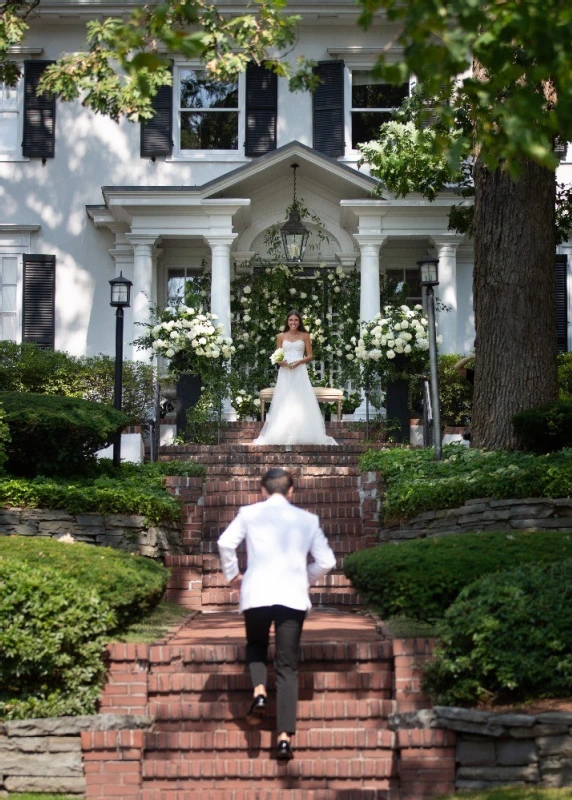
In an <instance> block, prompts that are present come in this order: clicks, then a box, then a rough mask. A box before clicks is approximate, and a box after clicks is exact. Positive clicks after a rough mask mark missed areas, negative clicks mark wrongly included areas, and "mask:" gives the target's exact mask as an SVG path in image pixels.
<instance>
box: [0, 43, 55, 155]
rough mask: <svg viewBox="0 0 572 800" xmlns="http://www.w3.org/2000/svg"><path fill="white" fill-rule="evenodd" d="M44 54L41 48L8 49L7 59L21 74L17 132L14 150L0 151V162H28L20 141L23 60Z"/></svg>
mask: <svg viewBox="0 0 572 800" xmlns="http://www.w3.org/2000/svg"><path fill="white" fill-rule="evenodd" d="M43 52H44V48H43V47H9V48H8V58H9V59H11V60H14V61H16V62H17V63H18V65H19V67H20V69H21V71H22V74H21V75H20V79H19V81H18V83H17V84H16V87H15V88H16V91H17V97H16V104H17V111H16V113H17V115H18V119H17V131H16V150H15V151H14V152H13V153H11V152H7V151H3V150H1V149H0V162H2V161H29V160H30V159H29V158H28V157H27V156H23V155H22V139H23V138H24V59H25V58H31V57H33V56H41V55H42V54H43Z"/></svg>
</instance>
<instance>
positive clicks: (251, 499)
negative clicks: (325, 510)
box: [204, 479, 360, 510]
mask: <svg viewBox="0 0 572 800" xmlns="http://www.w3.org/2000/svg"><path fill="white" fill-rule="evenodd" d="M347 480H348V479H346V481H347ZM261 499H262V498H261V495H260V481H258V486H254V487H253V488H252V489H250V490H249V491H244V490H242V491H229V490H225V491H214V490H212V489H210V487H209V485H208V483H207V487H206V495H205V500H204V504H205V507H207V508H208V507H210V506H220V507H225V506H244V505H250V504H251V503H259V502H260V500H261ZM294 499H295V502H294V505H295V506H297V507H298V508H307V507H308V506H326V507H330V506H332V504H335V508H343V507H344V506H345V505H351V506H352V507H357V508H358V510H359V500H360V496H359V490H358V487H357V485H354V486H352V485H351V484H350V485H348V483H346V484H345V486H344V485H342V486H337V487H333V488H325V487H324V488H316V489H300V488H298V486H297V487H296V495H295V498H294Z"/></svg>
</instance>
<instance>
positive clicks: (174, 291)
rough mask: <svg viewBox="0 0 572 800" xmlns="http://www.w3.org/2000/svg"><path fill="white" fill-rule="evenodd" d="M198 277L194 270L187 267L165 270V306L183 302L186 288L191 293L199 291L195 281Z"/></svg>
mask: <svg viewBox="0 0 572 800" xmlns="http://www.w3.org/2000/svg"><path fill="white" fill-rule="evenodd" d="M199 277H200V276H199V275H198V274H197V270H196V269H194V270H193V269H192V268H189V267H181V268H170V269H168V270H167V305H168V306H171V305H173V304H174V303H176V301H177V300H184V297H185V290H186V289H187V287H188V288H189V289H192V290H193V291H196V292H198V291H200V287H199V285H198V284H197V283H196V279H197V278H199Z"/></svg>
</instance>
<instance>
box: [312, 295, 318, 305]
mask: <svg viewBox="0 0 572 800" xmlns="http://www.w3.org/2000/svg"><path fill="white" fill-rule="evenodd" d="M312 300H313V301H314V303H317V302H318V295H317V294H313V295H312Z"/></svg>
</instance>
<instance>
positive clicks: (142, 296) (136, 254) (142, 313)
mask: <svg viewBox="0 0 572 800" xmlns="http://www.w3.org/2000/svg"><path fill="white" fill-rule="evenodd" d="M127 239H128V240H129V241H130V242H131V244H132V245H133V289H132V290H131V307H132V308H133V339H136V338H138V337H139V336H142V335H143V334H144V333H145V329H144V328H143V327H142V325H148V324H149V323H150V322H151V305H152V303H153V259H154V245H155V241H156V239H157V237H156V236H148V235H142V234H141V235H140V234H129V235H128V236H127ZM152 358H153V354H152V352H151V351H150V350H137V349H136V348H133V360H134V361H147V362H148V361H151V360H152Z"/></svg>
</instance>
